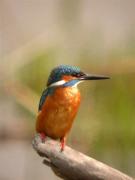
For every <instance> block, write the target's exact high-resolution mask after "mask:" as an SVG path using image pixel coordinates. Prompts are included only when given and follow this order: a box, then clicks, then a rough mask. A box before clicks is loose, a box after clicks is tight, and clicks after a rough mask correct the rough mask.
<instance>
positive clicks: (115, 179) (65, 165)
mask: <svg viewBox="0 0 135 180" xmlns="http://www.w3.org/2000/svg"><path fill="white" fill-rule="evenodd" d="M32 144H33V147H34V149H35V150H36V151H37V153H38V154H39V155H40V156H42V157H45V160H44V161H43V162H44V164H46V165H48V166H50V167H51V168H52V170H53V171H54V173H55V174H56V175H57V176H59V177H62V178H64V179H70V180H133V178H131V177H129V176H127V175H125V174H123V173H122V172H120V171H118V170H115V169H113V168H111V167H109V166H107V165H105V164H103V163H101V162H99V161H97V160H95V159H92V158H91V157H88V156H86V155H84V154H82V153H80V152H78V151H75V150H73V149H71V148H70V147H68V146H66V147H65V150H64V151H63V152H61V151H60V144H59V142H57V141H55V140H52V139H50V138H46V140H45V143H42V141H41V138H40V136H39V135H38V134H37V135H36V136H35V138H34V140H33V142H32Z"/></svg>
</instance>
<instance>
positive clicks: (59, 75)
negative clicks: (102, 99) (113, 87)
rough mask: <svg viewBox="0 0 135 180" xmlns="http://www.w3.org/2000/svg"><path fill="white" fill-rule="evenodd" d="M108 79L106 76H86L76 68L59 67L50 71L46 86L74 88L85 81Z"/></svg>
mask: <svg viewBox="0 0 135 180" xmlns="http://www.w3.org/2000/svg"><path fill="white" fill-rule="evenodd" d="M102 79H109V77H108V76H103V75H94V74H86V73H84V72H83V71H81V70H80V68H78V67H76V66H69V65H60V66H58V67H56V68H54V69H53V70H52V71H51V74H50V76H49V79H48V82H47V86H48V87H49V86H50V87H53V86H64V87H66V86H75V85H77V84H78V83H80V82H82V81H85V80H102Z"/></svg>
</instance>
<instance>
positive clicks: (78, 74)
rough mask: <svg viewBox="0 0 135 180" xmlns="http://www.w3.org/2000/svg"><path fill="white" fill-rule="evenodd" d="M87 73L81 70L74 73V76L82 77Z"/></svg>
mask: <svg viewBox="0 0 135 180" xmlns="http://www.w3.org/2000/svg"><path fill="white" fill-rule="evenodd" d="M84 75H85V74H84V73H83V72H79V73H74V74H73V76H75V77H81V76H84Z"/></svg>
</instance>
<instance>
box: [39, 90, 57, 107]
mask: <svg viewBox="0 0 135 180" xmlns="http://www.w3.org/2000/svg"><path fill="white" fill-rule="evenodd" d="M53 90H54V89H53V88H47V89H45V90H44V91H43V92H42V95H41V98H40V101H39V107H38V111H41V110H42V107H43V104H44V103H45V100H46V98H47V96H48V95H50V94H52V93H53Z"/></svg>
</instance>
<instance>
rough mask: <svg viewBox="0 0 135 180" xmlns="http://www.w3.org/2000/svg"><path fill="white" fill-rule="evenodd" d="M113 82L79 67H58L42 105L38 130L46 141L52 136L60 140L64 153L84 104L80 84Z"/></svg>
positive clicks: (50, 78) (39, 111)
mask: <svg viewBox="0 0 135 180" xmlns="http://www.w3.org/2000/svg"><path fill="white" fill-rule="evenodd" d="M103 79H109V77H108V76H103V75H95V74H86V73H84V72H83V71H81V69H80V68H79V67H76V66H70V65H60V66H58V67H56V68H54V69H53V70H52V71H51V73H50V76H49V78H48V81H47V87H46V89H45V90H44V91H43V93H42V96H41V98H40V102H39V108H38V116H37V120H36V131H37V133H40V135H41V139H42V140H43V141H44V140H45V137H46V136H48V137H50V138H52V139H59V140H60V145H61V151H63V150H64V147H65V142H66V138H67V135H68V133H69V131H70V129H71V127H72V124H73V121H74V118H75V116H76V114H77V111H78V108H79V105H80V99H81V96H80V92H79V89H78V87H77V85H78V84H79V83H81V82H84V81H86V80H103Z"/></svg>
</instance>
